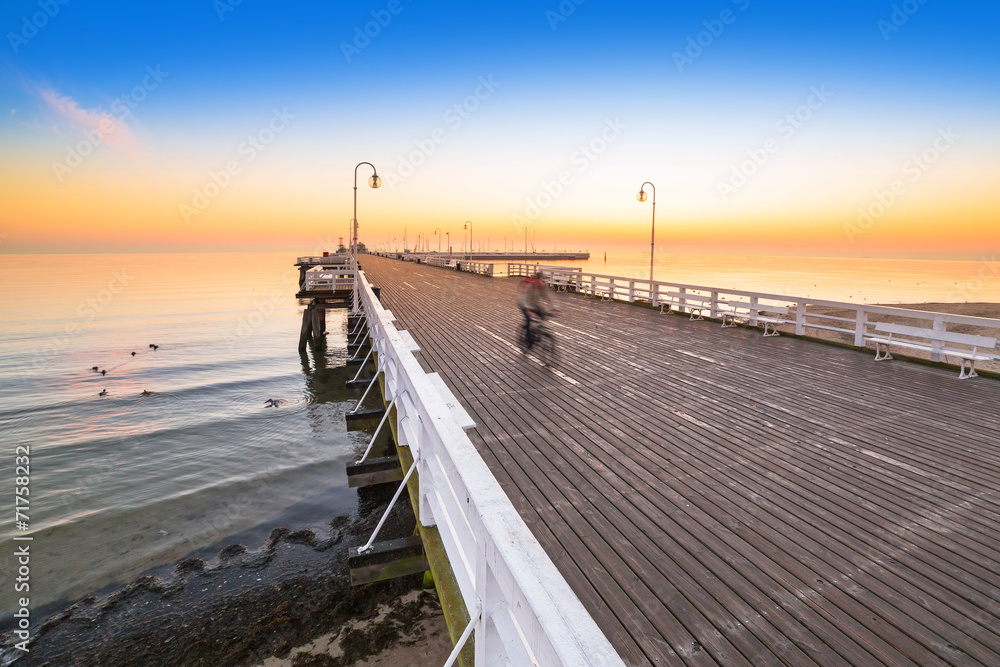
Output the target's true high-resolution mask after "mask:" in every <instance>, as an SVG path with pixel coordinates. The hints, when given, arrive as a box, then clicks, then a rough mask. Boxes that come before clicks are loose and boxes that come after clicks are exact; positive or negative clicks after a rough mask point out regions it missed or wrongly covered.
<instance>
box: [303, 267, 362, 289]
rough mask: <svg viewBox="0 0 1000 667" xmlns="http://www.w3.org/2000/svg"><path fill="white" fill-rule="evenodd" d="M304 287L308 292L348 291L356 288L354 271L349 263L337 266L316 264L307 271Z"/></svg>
mask: <svg viewBox="0 0 1000 667" xmlns="http://www.w3.org/2000/svg"><path fill="white" fill-rule="evenodd" d="M302 289H303V290H304V291H306V292H312V291H323V292H326V291H334V292H346V291H349V290H352V289H354V271H353V270H352V268H351V266H350V265H349V264H347V265H343V266H340V267H335V268H330V267H325V266H314V267H313V268H311V269H309V270H308V271H306V280H305V283H304V284H303V285H302Z"/></svg>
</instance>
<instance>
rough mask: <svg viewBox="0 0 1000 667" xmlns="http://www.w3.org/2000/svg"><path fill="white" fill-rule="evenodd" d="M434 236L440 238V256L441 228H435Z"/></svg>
mask: <svg viewBox="0 0 1000 667" xmlns="http://www.w3.org/2000/svg"><path fill="white" fill-rule="evenodd" d="M434 236H436V237H438V254H439V255H440V254H441V228H440V227H435V228H434Z"/></svg>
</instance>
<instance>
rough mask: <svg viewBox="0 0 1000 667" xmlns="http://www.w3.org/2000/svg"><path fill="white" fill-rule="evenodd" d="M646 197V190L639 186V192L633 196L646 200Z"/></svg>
mask: <svg viewBox="0 0 1000 667" xmlns="http://www.w3.org/2000/svg"><path fill="white" fill-rule="evenodd" d="M646 197H647V195H646V191H645V190H643V189H641V188H640V190H639V194H637V195H636V196H635V198H636V199H638V200H639V201H646Z"/></svg>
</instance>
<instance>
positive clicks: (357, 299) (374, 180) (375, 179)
mask: <svg viewBox="0 0 1000 667" xmlns="http://www.w3.org/2000/svg"><path fill="white" fill-rule="evenodd" d="M363 164H367V165H368V166H369V167H371V168H372V176H371V178H369V179H368V185H369V186H370V187H372V188H377V187H379V186H380V185H382V179H381V178H379V176H378V169H376V168H375V165H373V164H372V163H371V162H359V163H358V165H357V167H354V238H353V240H352V241H351V257H352V258H353V259H354V312H355V313H357V312H358V308H359V307H360V306H361V292H360V290H359V287H358V168H359V167H360V166H361V165H363Z"/></svg>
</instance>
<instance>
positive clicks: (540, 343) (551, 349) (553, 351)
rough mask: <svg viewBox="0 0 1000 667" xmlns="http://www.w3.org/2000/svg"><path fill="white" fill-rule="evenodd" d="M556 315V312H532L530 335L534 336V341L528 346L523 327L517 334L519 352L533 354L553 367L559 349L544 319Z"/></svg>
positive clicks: (557, 359)
mask: <svg viewBox="0 0 1000 667" xmlns="http://www.w3.org/2000/svg"><path fill="white" fill-rule="evenodd" d="M556 315H557V313H542V314H541V315H537V314H534V313H532V315H531V335H532V337H533V338H534V342H533V343H532V344H531V347H528V341H527V339H526V338H525V330H524V328H523V327H522V328H521V331H520V334H519V335H518V344H519V346H520V347H521V352H523V353H524V354H534V355H535V356H536V357H537V358H538V360H539V361H541V362H542V365H544V366H549V367H554V366H555V365H556V363H558V361H559V349H558V347H557V346H556V337H555V335H553V333H552V332H551V331H549V328H548V325H547V324H546V320H547V319H548V318H550V317H556Z"/></svg>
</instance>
